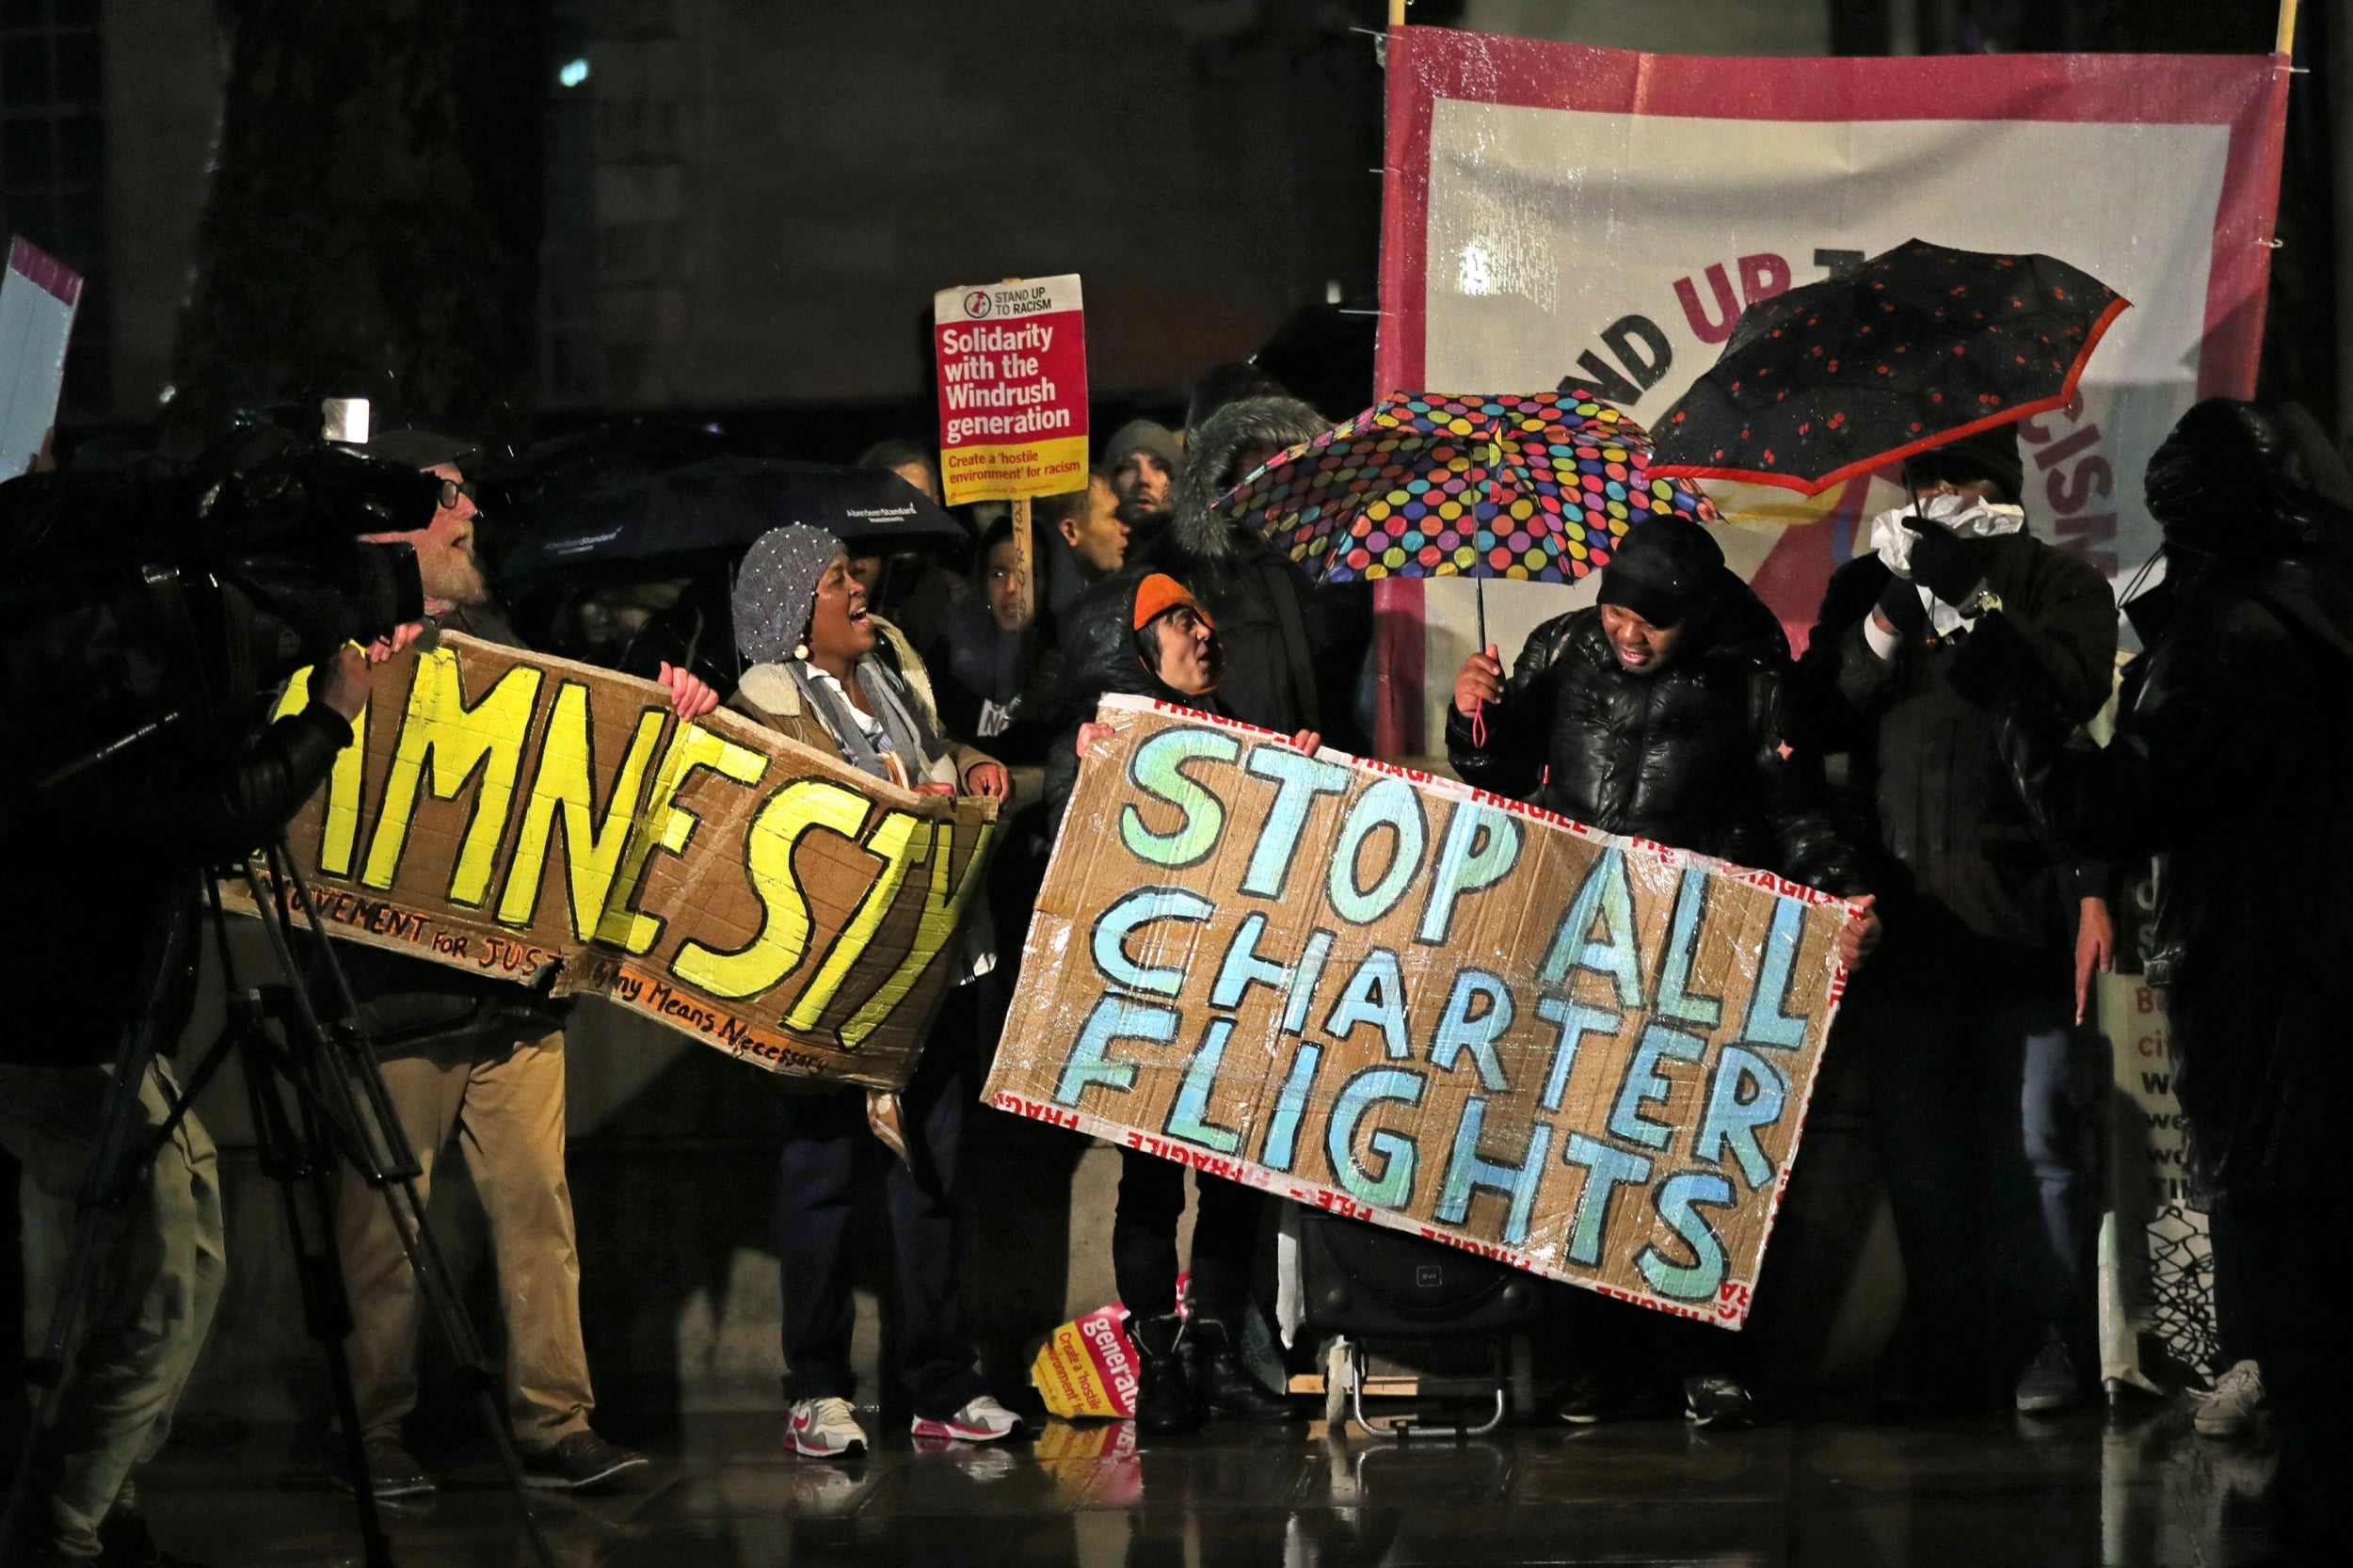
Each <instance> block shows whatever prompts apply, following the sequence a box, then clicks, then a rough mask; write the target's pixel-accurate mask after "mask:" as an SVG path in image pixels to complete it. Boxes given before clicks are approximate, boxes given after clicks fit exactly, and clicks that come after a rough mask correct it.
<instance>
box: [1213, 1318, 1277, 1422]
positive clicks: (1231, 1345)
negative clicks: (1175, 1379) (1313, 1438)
mask: <svg viewBox="0 0 2353 1568" xmlns="http://www.w3.org/2000/svg"><path fill="white" fill-rule="evenodd" d="M1193 1337H1194V1338H1195V1339H1196V1340H1197V1341H1198V1342H1199V1345H1200V1357H1201V1363H1200V1370H1199V1372H1198V1373H1197V1374H1196V1375H1197V1376H1198V1377H1199V1378H1200V1380H1201V1382H1200V1393H1201V1403H1202V1405H1203V1407H1204V1408H1205V1409H1207V1410H1208V1411H1209V1414H1210V1415H1212V1416H1220V1417H1222V1418H1224V1419H1225V1420H1229V1421H1291V1420H1297V1419H1298V1418H1299V1416H1300V1414H1301V1408H1300V1406H1299V1404H1298V1402H1297V1401H1296V1400H1291V1399H1289V1398H1287V1397H1286V1396H1284V1395H1281V1394H1276V1393H1273V1392H1272V1391H1271V1390H1269V1389H1268V1388H1267V1386H1266V1384H1262V1383H1260V1382H1259V1381H1258V1380H1257V1378H1254V1377H1252V1376H1251V1375H1250V1368H1247V1367H1245V1366H1243V1365H1242V1360H1241V1343H1240V1341H1241V1335H1240V1334H1239V1333H1237V1332H1236V1330H1235V1329H1234V1326H1233V1325H1232V1324H1230V1323H1225V1322H1220V1321H1219V1320H1216V1319H1214V1318H1203V1319H1201V1320H1198V1321H1196V1322H1195V1323H1194V1324H1193Z"/></svg>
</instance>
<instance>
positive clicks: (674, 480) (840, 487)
mask: <svg viewBox="0 0 2353 1568" xmlns="http://www.w3.org/2000/svg"><path fill="white" fill-rule="evenodd" d="M541 512H542V516H541V519H540V524H541V525H540V526H538V527H536V528H533V529H531V530H530V531H528V532H527V533H525V534H524V535H523V536H521V537H520V538H519V539H517V540H516V541H515V543H514V545H513V547H512V548H511V549H509V550H508V551H507V552H506V553H505V559H504V564H503V568H502V571H501V576H502V577H504V578H505V579H507V580H509V581H514V580H520V579H523V578H528V577H533V576H536V575H537V574H539V573H542V572H546V571H550V570H552V569H554V568H558V567H577V566H587V565H601V564H604V563H608V562H616V561H643V560H649V559H652V558H655V557H659V556H665V555H681V554H687V553H691V552H698V551H713V550H734V549H739V548H741V547H743V546H744V545H748V544H750V543H751V542H752V541H753V540H754V539H756V538H758V537H760V535H762V534H764V533H766V532H767V531H768V530H769V529H771V528H777V527H781V526H782V525H784V524H785V523H788V522H806V523H809V524H811V525H813V526H815V527H819V528H824V529H826V530H828V531H830V532H832V533H833V534H835V535H837V536H839V537H840V540H841V542H842V543H844V544H847V545H851V546H853V547H858V546H865V547H869V548H871V549H872V551H873V552H874V553H881V552H883V550H885V549H888V548H889V547H891V546H894V545H900V544H939V543H948V544H953V545H956V546H958V547H962V546H964V545H966V544H968V542H969V536H968V535H967V534H966V533H965V531H964V529H963V528H962V527H961V526H959V525H958V524H957V522H956V520H954V519H953V518H952V517H950V516H949V515H948V514H947V513H946V512H944V511H942V510H940V508H939V507H938V506H936V505H935V504H933V503H932V502H931V501H929V500H927V499H926V498H925V497H924V495H923V492H922V491H920V490H919V489H917V488H915V487H914V486H912V485H910V484H908V483H907V482H906V481H905V480H904V479H902V478H900V477H899V476H898V475H897V474H895V473H891V472H886V471H883V470H875V469H854V468H837V467H833V466H830V465H826V464H820V463H795V462H788V461H786V460H784V459H782V458H778V457H746V456H712V457H704V458H701V459H699V460H697V461H695V462H691V463H688V464H686V465H684V466H683V467H680V468H674V469H670V470H667V471H666V472H655V473H649V474H647V475H646V476H644V477H642V478H637V479H633V480H632V481H630V482H629V483H626V484H622V485H617V486H614V487H612V488H606V489H600V490H590V491H586V492H584V493H582V494H579V495H573V496H568V497H564V498H562V499H560V500H557V499H550V500H547V501H543V503H542V504H541Z"/></svg>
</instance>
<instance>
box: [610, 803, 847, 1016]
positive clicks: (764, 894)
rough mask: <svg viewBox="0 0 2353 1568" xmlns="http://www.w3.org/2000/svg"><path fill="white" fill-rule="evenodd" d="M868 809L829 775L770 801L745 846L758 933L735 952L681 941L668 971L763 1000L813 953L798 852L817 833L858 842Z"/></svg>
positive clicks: (716, 992) (730, 994)
mask: <svg viewBox="0 0 2353 1568" xmlns="http://www.w3.org/2000/svg"><path fill="white" fill-rule="evenodd" d="M871 804H872V803H871V802H869V801H868V800H867V798H866V797H865V796H864V795H862V794H860V793H858V792H856V790H853V789H849V788H847V787H845V786H843V785H840V784H836V783H834V782H833V781H832V780H831V779H828V778H796V779H794V780H793V781H792V783H790V784H787V785H786V786H785V787H784V788H783V789H781V790H778V791H777V792H776V793H775V794H774V795H772V796H770V797H769V799H768V803H767V804H766V805H764V806H762V807H761V808H760V815H758V816H757V817H754V818H753V819H752V824H751V828H750V830H749V831H748V832H747V833H746V835H745V841H744V869H745V870H746V871H748V872H750V873H751V878H752V890H753V891H754V892H756V893H758V894H759V895H760V907H761V908H762V909H763V910H765V911H766V913H765V915H764V916H763V917H762V919H761V920H760V931H759V934H758V935H756V936H753V937H752V939H751V941H750V942H749V943H748V944H746V945H745V946H744V947H743V948H742V949H740V950H738V951H737V952H714V951H712V949H710V948H707V947H705V946H703V945H702V944H701V943H700V942H684V943H681V944H680V947H679V951H678V956H677V957H676V958H675V959H673V960H672V961H671V964H670V972H671V973H672V974H675V975H676V976H678V978H679V979H680V980H682V981H684V982H686V983H687V984H689V985H696V986H699V987H701V988H702V989H703V990H705V991H708V992H710V993H711V994H712V996H714V997H720V998H724V999H727V1000H734V999H735V998H738V997H753V996H758V995H759V994H760V992H762V991H765V990H766V989H768V988H769V987H770V986H771V985H774V984H776V982H777V981H779V980H782V979H783V978H784V977H785V976H786V975H789V974H791V973H792V970H793V968H794V967H795V966H797V965H798V964H799V963H800V961H801V959H802V957H803V956H804V955H805V954H806V953H807V952H808V895H807V894H805V893H803V892H802V891H801V885H800V882H799V880H798V879H797V878H796V877H794V876H793V874H792V851H793V848H794V846H796V845H797V844H799V843H800V841H801V839H802V837H803V836H804V835H806V834H808V833H810V832H812V831H814V830H816V829H818V828H824V830H825V831H827V832H829V833H839V834H840V835H841V837H843V838H845V839H855V838H856V837H857V833H858V829H860V828H861V827H864V826H865V825H866V812H867V808H868V807H869V806H870V805H871ZM639 951H643V950H642V949H641V950H639Z"/></svg>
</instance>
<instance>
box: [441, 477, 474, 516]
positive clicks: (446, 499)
mask: <svg viewBox="0 0 2353 1568" xmlns="http://www.w3.org/2000/svg"><path fill="white" fill-rule="evenodd" d="M461 495H462V496H464V497H465V498H466V499H467V500H468V501H472V499H473V498H474V493H473V487H472V485H469V484H464V483H461V482H460V481H458V480H456V479H444V480H442V481H441V510H442V511H444V512H454V511H456V509H457V498H458V497H459V496H461Z"/></svg>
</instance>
